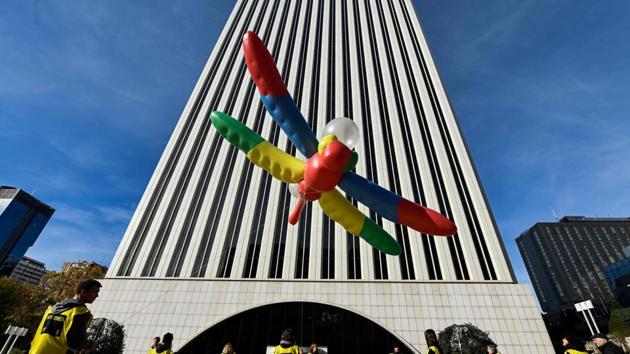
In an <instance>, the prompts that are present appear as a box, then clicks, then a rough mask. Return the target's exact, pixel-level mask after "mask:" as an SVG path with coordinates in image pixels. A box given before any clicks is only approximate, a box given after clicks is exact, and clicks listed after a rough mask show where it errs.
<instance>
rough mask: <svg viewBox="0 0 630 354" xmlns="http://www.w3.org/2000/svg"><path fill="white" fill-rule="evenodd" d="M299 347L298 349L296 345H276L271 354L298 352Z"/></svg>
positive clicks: (296, 353)
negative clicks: (285, 346) (283, 346)
mask: <svg viewBox="0 0 630 354" xmlns="http://www.w3.org/2000/svg"><path fill="white" fill-rule="evenodd" d="M299 353H300V349H298V346H297V345H294V346H292V347H288V348H282V346H281V345H278V346H277V347H276V349H274V351H273V354H299Z"/></svg>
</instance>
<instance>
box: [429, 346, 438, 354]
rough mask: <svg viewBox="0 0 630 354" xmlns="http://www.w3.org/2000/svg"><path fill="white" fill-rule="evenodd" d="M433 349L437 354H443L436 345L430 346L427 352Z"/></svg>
mask: <svg viewBox="0 0 630 354" xmlns="http://www.w3.org/2000/svg"><path fill="white" fill-rule="evenodd" d="M431 350H433V352H434V353H435V354H441V353H440V351H439V350H438V348H436V347H434V346H430V347H429V349H427V354H429V352H430V351H431Z"/></svg>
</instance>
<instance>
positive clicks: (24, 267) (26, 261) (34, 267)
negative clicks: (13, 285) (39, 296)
mask: <svg viewBox="0 0 630 354" xmlns="http://www.w3.org/2000/svg"><path fill="white" fill-rule="evenodd" d="M45 273H46V266H45V265H44V263H42V262H40V261H38V260H35V259H33V258H29V257H26V256H24V257H22V259H20V261H19V262H18V264H17V265H16V266H15V269H13V272H12V273H11V278H12V279H15V280H17V281H20V282H23V283H28V284H32V285H37V284H39V283H40V282H41V280H42V277H43V276H44V274H45Z"/></svg>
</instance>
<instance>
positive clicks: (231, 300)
mask: <svg viewBox="0 0 630 354" xmlns="http://www.w3.org/2000/svg"><path fill="white" fill-rule="evenodd" d="M246 31H254V32H256V33H257V34H258V35H259V37H260V38H261V39H262V40H263V42H264V43H266V45H267V47H268V48H269V51H270V53H271V54H272V56H273V57H274V59H275V61H276V63H277V66H278V69H279V71H280V74H281V76H282V77H283V79H284V80H285V83H286V85H287V88H288V90H289V92H290V94H291V95H292V96H293V99H294V100H295V102H296V104H297V105H298V107H299V108H300V110H301V111H302V113H303V115H304V117H305V118H306V119H307V121H308V123H309V125H310V126H311V127H312V128H313V130H314V131H315V132H316V133H317V132H319V131H321V130H322V128H323V127H324V125H325V124H326V123H327V122H328V121H330V120H331V119H333V118H335V117H338V116H344V117H348V118H351V119H352V120H354V121H355V122H356V124H357V125H358V126H359V128H360V130H361V134H362V140H361V141H360V142H359V144H358V146H357V147H356V150H357V152H358V153H359V163H358V164H357V167H356V170H357V173H359V174H361V175H363V176H365V177H367V178H368V179H370V180H372V181H374V182H376V183H378V184H380V185H382V186H384V187H386V188H388V189H390V190H391V191H393V192H395V193H398V194H400V195H403V196H405V197H407V198H408V199H411V200H413V201H415V202H417V203H420V204H423V205H426V206H428V207H430V208H432V209H434V210H437V211H439V212H440V213H442V214H443V215H446V216H447V217H448V218H450V219H451V220H453V221H454V222H455V223H456V225H457V226H458V233H457V234H456V235H455V236H453V237H434V236H431V235H425V234H421V233H418V232H415V231H413V230H411V229H407V228H406V227H401V226H399V225H395V224H393V223H391V222H389V221H387V220H385V219H382V218H381V217H380V216H379V215H376V214H374V213H373V212H371V211H370V210H369V209H367V208H365V207H363V206H362V205H358V207H359V209H360V210H361V211H362V212H363V213H365V214H366V215H369V216H370V217H371V218H372V219H373V220H375V221H376V222H377V223H378V224H379V225H382V226H383V228H384V229H385V230H386V231H388V232H389V233H390V234H392V235H394V236H395V237H396V239H397V241H398V242H399V244H400V245H401V247H402V254H401V255H400V256H397V257H393V256H387V255H385V254H383V253H381V252H379V251H377V250H375V249H373V248H371V247H370V246H369V245H368V244H367V243H365V242H363V241H361V240H360V239H359V238H356V237H354V236H352V235H349V234H347V233H346V232H345V231H344V230H343V229H342V228H341V227H340V226H339V225H337V224H335V223H334V222H332V221H331V220H329V219H328V218H327V217H326V216H325V215H324V214H323V213H322V211H321V209H319V206H317V205H316V204H315V205H311V204H309V205H307V206H306V207H305V210H304V212H303V214H302V218H301V220H300V222H299V223H298V224H297V225H295V226H293V225H289V224H288V223H287V218H288V215H289V213H290V209H291V204H292V203H293V202H294V201H292V200H291V197H290V194H289V191H288V189H287V186H286V185H285V184H282V183H279V182H277V181H275V180H273V178H272V177H271V176H270V175H269V174H267V173H266V172H264V171H262V170H261V169H258V168H256V167H255V166H253V165H252V164H250V163H249V161H248V160H247V159H246V158H245V156H243V155H242V154H240V153H239V152H238V151H236V149H234V148H233V147H231V146H229V144H228V143H227V142H225V141H224V140H223V139H222V138H221V136H220V135H219V134H218V133H217V132H216V131H214V130H213V129H214V128H213V127H212V125H211V122H210V119H209V114H210V113H211V112H213V111H215V110H219V111H222V112H225V113H227V114H229V115H231V116H233V117H235V118H237V119H239V120H241V121H242V122H243V123H244V124H246V125H248V126H249V127H251V128H252V129H254V130H255V131H256V132H257V133H258V134H259V135H261V136H263V137H264V138H265V139H267V140H268V141H270V142H271V143H272V144H274V145H276V146H278V147H279V148H281V149H284V150H285V151H287V152H289V153H291V154H295V148H294V147H293V146H292V145H291V143H290V142H288V140H287V137H286V136H285V135H284V134H283V133H282V132H281V131H280V130H279V128H278V127H277V126H276V125H275V123H273V121H272V119H271V118H270V117H269V116H268V115H267V114H266V112H265V109H264V107H263V106H262V104H261V103H260V98H259V95H258V92H257V90H256V88H255V85H254V83H253V81H252V79H251V78H250V77H249V74H248V72H247V68H246V66H245V62H244V59H243V53H242V49H241V37H242V35H243V34H244V33H245V32H246ZM298 157H300V158H302V156H298ZM289 309H294V311H293V310H289ZM94 311H95V313H96V315H97V316H98V315H99V313H100V314H101V315H103V316H107V317H108V318H111V319H114V320H117V321H120V322H122V323H123V324H124V325H125V329H126V330H127V333H128V342H127V349H128V350H129V351H131V352H137V353H140V352H142V351H143V350H145V349H146V345H147V343H149V342H148V340H149V339H150V338H151V337H152V336H154V335H159V334H160V333H161V332H166V331H170V332H172V333H174V334H175V337H176V347H177V348H178V349H179V350H180V352H191V353H192V352H199V351H200V350H220V349H221V347H220V343H219V342H221V341H227V340H230V341H232V342H236V343H237V348H236V350H237V351H239V349H238V346H239V345H240V346H242V347H249V348H251V350H252V351H254V350H258V349H256V348H259V347H260V348H262V349H260V350H264V348H265V347H266V346H267V345H273V344H277V341H278V340H279V335H280V331H281V329H282V328H281V327H282V326H288V327H294V328H297V331H298V334H299V338H300V340H301V341H307V340H311V339H312V337H317V338H319V339H318V341H319V344H321V345H323V346H328V347H329V351H330V352H335V351H353V350H349V348H354V350H357V351H358V350H359V349H360V351H365V352H370V353H371V352H384V351H385V350H388V349H391V348H389V347H388V346H389V345H391V344H392V343H394V342H398V343H402V344H404V346H405V347H406V349H407V351H409V352H420V351H421V350H422V348H424V347H425V346H424V344H423V339H422V332H423V331H424V330H425V329H427V328H434V329H436V330H441V329H443V328H444V327H446V326H448V325H450V324H453V323H463V322H472V323H474V324H477V325H478V326H479V327H480V328H482V329H484V330H487V331H490V333H491V336H492V338H494V339H495V340H496V341H497V342H498V343H499V345H500V346H502V347H503V348H504V350H505V351H507V352H512V353H529V352H531V348H532V345H533V346H535V347H537V348H538V351H539V352H549V353H551V352H552V349H551V345H550V343H549V339H548V337H547V334H546V331H545V327H544V324H543V322H542V320H541V319H540V315H539V313H538V310H537V308H536V304H535V301H534V299H533V296H532V294H531V293H530V292H529V290H528V288H527V286H523V285H517V284H515V278H514V275H513V272H512V269H511V266H510V264H509V261H508V258H507V255H506V252H505V249H504V246H503V244H502V241H501V238H500V236H499V234H498V231H497V228H496V225H495V222H494V218H493V216H492V214H491V211H490V208H489V205H488V203H487V200H486V198H485V195H484V192H483V189H482V187H481V184H480V182H479V179H478V177H477V174H476V172H475V169H474V166H473V163H472V161H471V159H470V156H469V154H468V151H467V148H466V145H465V143H464V140H463V137H462V136H461V133H460V130H459V127H458V123H457V121H456V119H455V116H454V114H453V111H452V110H451V107H450V104H449V101H448V98H447V96H446V93H445V91H444V88H443V86H442V84H441V82H440V78H439V76H438V73H437V70H436V67H435V64H434V63H433V60H432V58H431V54H430V51H429V48H428V46H427V43H426V40H425V38H424V34H423V32H422V29H421V27H420V23H419V21H418V19H417V17H416V13H415V11H414V9H413V5H412V3H411V1H406V0H389V1H367V0H363V1H359V0H354V1H324V0H322V1H299V0H298V1H282V0H277V1H237V2H236V4H235V7H234V10H233V12H232V14H231V16H230V18H229V20H228V22H227V24H226V26H225V28H224V30H223V32H222V34H221V36H220V38H219V40H218V41H217V44H216V46H215V48H214V50H213V51H212V54H211V56H210V58H209V60H208V62H207V64H206V66H205V68H204V70H203V72H202V74H201V77H200V78H199V81H198V82H197V85H196V86H195V88H194V90H193V93H192V95H191V97H190V100H189V102H188V104H187V105H186V107H185V108H184V111H183V113H182V115H181V117H180V119H179V122H178V124H177V126H176V128H175V131H174V132H173V135H172V136H171V139H170V140H169V142H168V144H167V146H166V149H165V151H164V153H163V155H162V158H161V159H160V161H159V163H158V166H157V167H156V169H155V172H154V174H153V176H152V178H151V180H150V181H149V184H148V186H147V189H146V190H145V193H144V195H143V196H142V199H141V201H140V203H139V205H138V208H137V210H136V212H135V214H134V216H133V218H132V220H131V222H130V224H129V227H128V229H127V231H126V233H125V235H124V238H123V240H122V241H121V243H120V246H119V248H118V250H117V252H116V254H115V256H114V259H113V261H112V264H111V266H110V269H109V271H108V275H107V279H106V280H105V283H104V288H103V290H102V296H101V297H100V298H99V300H98V301H97V303H95V304H94ZM296 313H297V314H303V316H302V315H300V316H297V317H296ZM252 318H254V319H257V320H256V321H255V322H254V323H257V322H260V323H258V324H257V325H255V326H251V323H252V322H251V320H247V319H252ZM331 318H332V319H335V320H331ZM237 319H240V320H237ZM322 319H324V320H322ZM335 321H336V322H335ZM263 323H264V325H261V324H263ZM340 323H347V324H350V323H352V324H353V325H343V326H341V327H340V328H343V331H342V332H341V333H343V334H345V335H344V336H341V337H335V339H332V337H327V336H326V335H324V334H323V333H333V332H335V331H331V330H330V329H331V328H333V327H334V326H335V325H339V324H340ZM331 326H332V327H331ZM352 331H355V332H356V333H355V332H352ZM263 332H264V333H263ZM335 333H336V332H335ZM370 333H371V335H368V334H370ZM375 333H378V334H379V336H375V335H374V334H375ZM359 334H363V335H359ZM331 335H332V334H331ZM366 336H367V337H370V336H371V337H372V338H383V339H382V340H381V341H380V342H374V343H372V342H367V341H366V342H362V341H359V340H358V339H357V338H367V337H366ZM274 341H275V343H274Z"/></svg>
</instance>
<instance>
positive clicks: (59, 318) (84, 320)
mask: <svg viewBox="0 0 630 354" xmlns="http://www.w3.org/2000/svg"><path fill="white" fill-rule="evenodd" d="M100 289H101V283H99V282H98V281H97V280H94V279H88V280H84V281H81V282H79V284H77V286H76V288H75V295H74V297H72V298H68V299H66V300H64V301H61V302H59V303H57V304H55V305H53V306H50V307H49V308H48V309H47V310H46V312H45V313H44V316H43V317H42V320H41V322H40V324H39V327H38V328H37V331H36V333H35V336H34V338H33V341H32V342H31V349H30V351H29V354H66V353H68V352H72V353H78V354H87V353H91V352H93V351H95V350H96V343H95V342H94V340H90V339H89V338H88V333H87V329H88V327H89V325H90V322H91V321H92V313H91V312H90V310H89V309H88V307H87V306H86V304H91V303H92V302H94V300H96V298H97V297H98V294H99V291H100ZM424 337H425V340H426V343H427V351H426V354H444V353H446V352H445V351H444V350H443V349H442V347H441V346H440V342H439V341H438V337H437V335H436V333H435V331H434V330H432V329H428V330H426V331H425V332H424ZM591 339H592V340H593V342H594V343H595V345H596V346H597V347H598V349H599V351H600V352H601V353H602V354H624V351H623V349H621V348H620V347H619V346H617V345H616V344H614V343H613V342H611V341H610V340H609V339H608V337H607V336H606V335H605V334H601V333H598V334H596V335H594V336H593V337H592V338H591ZM562 346H563V347H564V354H586V353H588V351H586V350H585V348H584V345H583V344H580V343H578V341H577V340H575V339H573V338H571V337H564V338H563V339H562ZM172 347H173V334H172V333H166V334H164V335H163V336H162V338H161V339H160V337H154V338H153V344H152V345H151V347H150V348H149V351H148V354H173V349H172ZM486 350H487V353H488V354H500V353H499V352H498V351H497V347H496V345H488V346H487V347H486ZM273 353H274V354H304V352H303V350H302V349H301V348H300V347H299V346H298V345H297V343H296V341H295V337H294V335H293V329H291V328H287V329H285V330H284V331H283V332H282V335H281V336H280V343H279V344H278V345H277V346H276V347H275V348H274V352H273ZM307 353H311V354H316V353H317V354H321V351H320V350H319V346H318V344H317V343H316V342H312V343H311V346H310V347H309V350H308V352H307ZM396 353H402V351H401V348H400V346H394V347H393V350H392V353H390V354H396ZM221 354H236V352H235V351H234V346H233V345H232V343H226V344H225V346H224V347H223V351H222V352H221Z"/></svg>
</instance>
